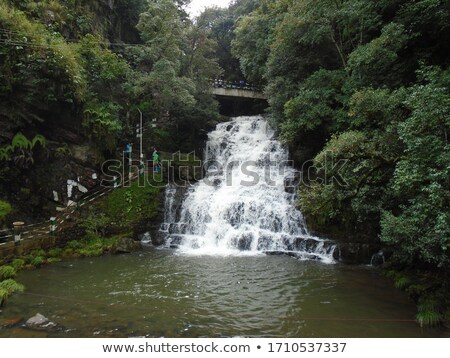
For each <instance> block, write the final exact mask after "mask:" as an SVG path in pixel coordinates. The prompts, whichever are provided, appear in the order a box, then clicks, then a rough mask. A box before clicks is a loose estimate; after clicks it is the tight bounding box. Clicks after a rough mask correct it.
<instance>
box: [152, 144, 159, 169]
mask: <svg viewBox="0 0 450 358" xmlns="http://www.w3.org/2000/svg"><path fill="white" fill-rule="evenodd" d="M153 171H154V172H155V173H159V153H158V151H157V150H156V148H154V149H153Z"/></svg>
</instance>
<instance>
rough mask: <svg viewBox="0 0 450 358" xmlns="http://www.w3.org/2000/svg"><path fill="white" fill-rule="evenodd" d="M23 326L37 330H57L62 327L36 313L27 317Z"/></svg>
mask: <svg viewBox="0 0 450 358" xmlns="http://www.w3.org/2000/svg"><path fill="white" fill-rule="evenodd" d="M25 327H27V328H29V329H35V330H38V331H58V330H60V329H62V327H61V326H60V325H58V324H57V323H55V322H52V321H50V320H49V319H48V318H47V317H45V316H43V315H42V314H40V313H38V314H36V315H35V316H33V317H31V318H29V319H28V320H27V321H26V322H25Z"/></svg>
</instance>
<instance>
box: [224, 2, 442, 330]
mask: <svg viewBox="0 0 450 358" xmlns="http://www.w3.org/2000/svg"><path fill="white" fill-rule="evenodd" d="M449 28H450V6H449V2H448V1H444V0H433V1H430V0H414V1H413V0H396V1H384V0H382V1H374V0H357V1H355V0H340V1H334V0H333V1H332V0H314V1H313V0H298V1H293V0H276V1H269V0H263V1H261V3H260V6H259V7H258V8H257V9H256V10H255V11H253V12H252V13H251V14H249V15H248V16H245V17H243V18H241V19H240V20H239V22H238V26H237V29H236V31H235V39H234V41H233V51H234V54H235V55H236V56H237V57H238V58H239V59H240V63H241V68H242V71H243V72H244V74H245V75H246V76H247V77H248V78H250V79H252V80H253V81H255V82H256V81H259V82H262V83H265V84H266V91H267V93H268V95H269V101H270V105H271V108H270V114H271V118H272V121H273V124H274V126H275V127H276V128H277V129H278V130H279V132H280V136H281V138H282V139H283V140H284V142H285V143H286V144H287V145H289V147H290V148H291V153H292V154H293V156H294V159H295V160H296V162H297V165H298V166H299V167H300V166H302V164H303V163H305V162H308V161H311V162H310V163H311V164H310V166H311V165H312V166H313V168H311V170H310V171H309V173H310V174H311V175H310V178H309V181H308V182H306V183H304V185H302V187H301V189H300V191H301V195H300V206H301V208H302V210H303V212H304V213H305V214H306V216H307V217H308V222H309V223H310V225H311V226H312V227H313V229H315V230H318V231H322V232H324V233H326V234H330V235H332V236H333V235H334V236H335V237H337V238H339V239H342V240H351V241H364V242H369V243H372V244H377V245H379V246H384V247H385V248H386V249H387V251H388V252H392V256H391V259H390V260H389V264H390V265H393V267H395V268H396V269H397V271H403V272H405V274H406V275H408V277H409V279H408V280H406V281H399V282H400V283H401V287H402V288H404V289H405V288H408V289H409V292H410V293H411V294H412V295H413V296H415V297H416V298H417V297H418V296H420V297H421V298H420V299H419V308H420V307H422V308H421V309H419V316H418V319H419V320H420V322H421V323H424V324H426V323H431V322H432V321H436V320H437V321H439V320H441V319H443V312H444V311H445V307H447V306H448V304H449V303H448V299H446V298H445V297H446V295H445V294H443V293H445V292H448V289H449V287H448V285H449V280H448V272H449V267H450V266H449V264H450V262H449V259H450V258H449V249H450V231H449V228H450V210H449V208H450V175H449V168H450V150H449V149H450V147H449V131H450V106H449V103H450V102H449V101H450V97H449V95H450V69H449V67H448V66H449V62H450V55H449V54H450V51H449V50H450V31H449ZM340 161H345V163H346V164H345V166H342V165H337V163H340ZM341 163H343V162H341ZM305 168H307V167H305ZM412 272H415V274H414V275H412V274H411V273H412ZM430 273H431V276H430V275H429V274H430ZM421 275H423V276H421ZM432 276H433V277H432ZM419 277H427V278H428V281H429V282H431V284H428V285H426V286H424V285H422V284H416V283H417V282H418V281H421V279H420V278H419ZM447 296H448V295H447ZM430 297H434V298H430ZM424 302H425V303H426V302H428V303H430V302H432V303H433V304H428V303H426V304H425V303H424ZM433 310H434V312H437V314H436V315H434V314H432V313H430V312H431V311H433Z"/></svg>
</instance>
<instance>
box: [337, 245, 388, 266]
mask: <svg viewBox="0 0 450 358" xmlns="http://www.w3.org/2000/svg"><path fill="white" fill-rule="evenodd" d="M379 249H380V248H379V247H376V246H374V245H370V244H363V243H352V242H350V243H337V249H336V251H335V258H336V259H338V260H339V261H342V262H344V263H348V264H370V262H371V259H372V257H373V253H374V252H377V251H379Z"/></svg>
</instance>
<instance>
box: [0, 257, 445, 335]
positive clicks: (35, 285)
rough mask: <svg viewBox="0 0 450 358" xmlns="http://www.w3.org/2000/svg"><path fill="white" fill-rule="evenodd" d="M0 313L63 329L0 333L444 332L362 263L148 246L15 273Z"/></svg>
mask: <svg viewBox="0 0 450 358" xmlns="http://www.w3.org/2000/svg"><path fill="white" fill-rule="evenodd" d="M18 281H19V282H21V283H23V284H24V285H25V286H26V287H27V290H26V292H25V293H24V294H20V295H15V296H14V297H13V298H12V300H11V301H10V302H9V303H8V305H7V306H6V307H4V308H3V310H2V312H1V314H0V319H1V320H3V321H6V320H18V319H23V320H26V319H27V318H29V317H31V316H34V315H35V314H36V313H41V314H43V315H44V316H46V317H48V318H49V319H50V320H52V321H54V322H57V323H58V324H60V325H62V326H63V327H64V329H63V330H61V331H59V332H54V333H49V332H38V331H32V330H29V329H26V328H23V327H21V326H20V325H18V326H17V325H16V326H15V327H12V328H3V329H0V337H45V336H48V337H135V336H147V337H171V338H173V337H235V336H242V337H310V338H314V337H319V338H322V337H448V336H449V334H448V332H446V331H443V330H440V329H421V328H420V327H419V326H418V325H417V324H416V323H415V322H414V317H415V313H416V311H415V306H414V304H413V303H412V302H411V301H409V300H408V298H407V297H406V295H405V294H404V293H403V292H401V291H399V290H397V289H395V288H393V287H392V282H390V281H389V280H387V279H385V278H383V277H381V276H380V275H379V273H378V272H377V271H376V270H374V269H372V268H369V267H354V266H345V265H340V264H323V263H320V262H312V261H298V260H296V259H293V258H288V257H276V256H249V257H246V256H243V257H211V256H181V255H178V254H177V253H176V252H174V251H160V250H151V251H147V252H142V253H138V254H133V255H124V256H110V257H101V258H96V259H82V260H74V261H68V262H62V263H59V264H54V265H50V266H47V267H44V268H42V269H39V270H35V271H30V272H23V273H21V274H20V275H19V276H18Z"/></svg>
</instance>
